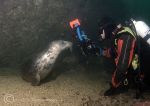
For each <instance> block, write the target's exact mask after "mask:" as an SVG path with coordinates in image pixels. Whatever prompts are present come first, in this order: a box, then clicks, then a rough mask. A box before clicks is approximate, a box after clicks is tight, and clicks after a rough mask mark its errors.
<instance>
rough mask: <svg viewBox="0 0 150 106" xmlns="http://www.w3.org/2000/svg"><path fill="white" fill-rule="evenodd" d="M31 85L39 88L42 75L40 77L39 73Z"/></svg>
mask: <svg viewBox="0 0 150 106" xmlns="http://www.w3.org/2000/svg"><path fill="white" fill-rule="evenodd" d="M31 85H32V86H39V85H40V75H39V73H37V74H36V75H35V77H33V80H32V82H31Z"/></svg>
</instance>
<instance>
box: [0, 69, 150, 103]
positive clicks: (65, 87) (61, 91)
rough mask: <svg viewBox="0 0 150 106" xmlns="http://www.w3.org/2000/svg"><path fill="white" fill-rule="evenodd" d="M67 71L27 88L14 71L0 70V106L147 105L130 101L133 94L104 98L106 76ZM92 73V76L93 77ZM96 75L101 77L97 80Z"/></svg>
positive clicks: (149, 101) (146, 95)
mask: <svg viewBox="0 0 150 106" xmlns="http://www.w3.org/2000/svg"><path fill="white" fill-rule="evenodd" d="M79 70H82V69H81V68H80V69H78V70H76V71H75V70H68V71H66V72H64V73H62V74H60V75H59V76H58V77H57V78H56V79H55V80H51V81H48V82H46V83H43V84H41V85H40V86H31V85H30V83H27V82H25V81H24V80H22V78H21V77H20V74H19V71H20V70H17V69H15V70H14V69H13V70H12V69H8V68H2V69H0V106H150V95H149V94H145V95H144V96H145V98H146V99H139V100H136V99H134V98H133V96H134V94H135V91H132V90H131V91H130V90H129V92H127V93H125V94H120V95H117V96H112V97H104V96H103V93H104V91H105V90H106V89H107V88H108V87H109V85H108V83H107V81H106V79H105V78H106V77H108V76H107V75H106V73H104V72H103V73H102V72H101V73H94V71H93V72H89V73H87V72H85V71H79ZM93 73H94V74H93ZM100 76H103V78H102V77H100Z"/></svg>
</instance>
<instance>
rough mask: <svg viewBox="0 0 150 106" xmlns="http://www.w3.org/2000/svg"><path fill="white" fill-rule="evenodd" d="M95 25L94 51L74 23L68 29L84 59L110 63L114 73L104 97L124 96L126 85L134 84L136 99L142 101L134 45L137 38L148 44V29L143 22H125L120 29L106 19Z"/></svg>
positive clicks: (141, 79) (149, 37)
mask: <svg viewBox="0 0 150 106" xmlns="http://www.w3.org/2000/svg"><path fill="white" fill-rule="evenodd" d="M141 24H142V25H141ZM98 25H99V34H98V39H99V41H100V43H101V47H98V46H97V45H96V43H95V42H93V41H92V40H91V39H89V38H88V37H87V35H85V33H84V31H83V30H82V29H81V25H80V22H79V20H78V19H75V20H73V21H71V22H70V27H71V28H72V29H73V32H74V35H75V39H76V40H77V41H78V43H79V47H80V49H81V51H82V54H83V55H84V56H90V55H96V56H105V57H108V58H112V59H114V62H115V70H114V71H113V74H112V80H111V83H110V88H109V89H108V90H107V91H106V92H105V93H104V95H105V96H111V95H116V94H120V93H123V92H126V91H128V88H129V85H130V83H132V82H134V84H135V86H136V98H140V97H142V93H143V89H144V83H143V79H144V72H143V71H141V70H140V55H139V54H140V53H139V51H140V50H139V49H140V46H139V43H138V42H139V36H141V37H142V38H145V40H146V41H147V43H149V41H150V36H149V35H150V32H149V31H150V28H149V27H148V26H147V25H146V24H145V23H144V22H141V21H135V20H133V19H132V20H130V21H126V22H125V24H124V25H123V24H120V23H118V24H117V23H116V22H114V21H113V20H112V19H111V18H109V17H105V18H103V19H102V20H101V21H100V22H99V24H98ZM140 26H143V29H142V28H139V27H140ZM141 29H142V30H141ZM145 31H147V32H145ZM149 44H150V43H149ZM102 46H103V47H102Z"/></svg>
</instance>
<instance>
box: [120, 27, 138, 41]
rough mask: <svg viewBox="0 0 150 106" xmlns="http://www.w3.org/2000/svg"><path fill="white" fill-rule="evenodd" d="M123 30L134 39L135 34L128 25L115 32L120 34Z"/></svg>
mask: <svg viewBox="0 0 150 106" xmlns="http://www.w3.org/2000/svg"><path fill="white" fill-rule="evenodd" d="M124 32H128V33H130V34H131V35H132V36H133V37H134V38H135V39H136V34H135V32H133V31H132V30H131V29H130V28H129V27H123V30H121V31H119V32H118V33H117V34H121V33H124Z"/></svg>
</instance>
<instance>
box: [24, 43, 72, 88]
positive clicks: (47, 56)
mask: <svg viewBox="0 0 150 106" xmlns="http://www.w3.org/2000/svg"><path fill="white" fill-rule="evenodd" d="M67 49H70V50H72V43H71V42H69V41H64V40H56V41H52V42H51V43H50V45H49V47H48V49H46V50H45V51H43V52H42V53H40V55H38V56H37V57H36V58H35V59H34V61H33V62H30V63H28V64H29V65H30V66H31V67H30V69H29V70H27V69H25V70H23V73H22V78H23V79H24V80H26V81H28V82H31V84H32V85H33V86H37V85H39V84H40V82H41V80H43V79H44V78H46V77H47V76H48V74H49V73H50V72H51V71H52V69H53V67H54V65H55V63H56V61H57V60H58V57H59V55H60V54H61V53H62V52H63V51H64V50H67Z"/></svg>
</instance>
